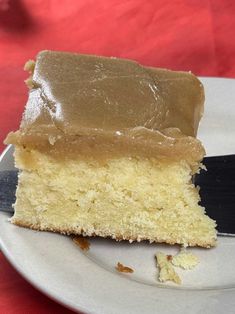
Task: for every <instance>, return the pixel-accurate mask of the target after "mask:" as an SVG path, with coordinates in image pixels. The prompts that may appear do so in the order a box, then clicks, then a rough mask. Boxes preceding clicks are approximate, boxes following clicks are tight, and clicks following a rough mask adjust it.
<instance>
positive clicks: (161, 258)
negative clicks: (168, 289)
mask: <svg viewBox="0 0 235 314" xmlns="http://www.w3.org/2000/svg"><path fill="white" fill-rule="evenodd" d="M168 256H169V255H165V254H164V253H162V252H159V253H157V254H156V255H155V257H156V259H157V265H158V268H159V277H158V279H159V281H161V282H166V281H173V282H175V283H177V284H181V279H180V277H179V275H178V274H177V273H176V271H175V270H174V268H173V266H172V264H171V260H169V257H168Z"/></svg>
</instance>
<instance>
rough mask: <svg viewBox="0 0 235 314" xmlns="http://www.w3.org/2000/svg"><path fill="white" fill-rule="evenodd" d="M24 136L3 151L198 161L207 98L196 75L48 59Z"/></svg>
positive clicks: (75, 58)
mask: <svg viewBox="0 0 235 314" xmlns="http://www.w3.org/2000/svg"><path fill="white" fill-rule="evenodd" d="M26 68H27V70H29V71H30V72H32V78H30V80H28V82H27V83H28V86H29V87H30V92H29V99H28V102H27V105H26V109H25V112H24V115H23V119H22V122H21V126H20V129H19V130H18V131H17V132H14V133H13V132H11V133H10V134H9V135H8V136H7V138H6V140H5V143H7V144H9V143H12V144H15V145H22V146H24V147H28V148H33V149H34V148H35V149H40V150H45V151H48V152H51V153H53V154H58V155H61V153H65V152H66V153H67V154H69V153H71V154H73V153H76V154H77V153H80V154H83V155H87V156H88V155H95V156H97V155H103V156H113V155H121V156H122V155H126V156H137V157H138V156H146V157H157V158H162V159H175V160H179V159H186V160H188V161H189V162H191V163H193V162H196V161H200V160H201V159H202V158H203V155H204V149H203V147H202V145H201V143H200V141H199V140H197V139H196V138H195V136H196V133H197V128H198V124H199V121H200V118H201V116H202V113H203V104H204V90H203V86H202V84H201V83H200V81H199V80H198V79H197V78H196V77H195V76H194V75H193V74H191V73H187V72H176V71H169V70H165V69H158V68H150V67H144V66H141V65H140V64H138V63H137V62H135V61H130V60H125V59H118V58H106V57H97V56H91V55H80V54H74V53H64V52H55V51H42V52H40V53H39V54H38V56H37V59H36V63H35V65H34V64H33V63H32V62H30V63H28V66H26Z"/></svg>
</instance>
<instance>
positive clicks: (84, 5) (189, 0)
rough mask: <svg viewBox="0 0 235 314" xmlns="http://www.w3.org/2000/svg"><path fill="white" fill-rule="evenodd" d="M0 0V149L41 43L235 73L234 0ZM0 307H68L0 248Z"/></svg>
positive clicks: (162, 64) (54, 309) (24, 94)
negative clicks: (30, 61) (38, 288)
mask: <svg viewBox="0 0 235 314" xmlns="http://www.w3.org/2000/svg"><path fill="white" fill-rule="evenodd" d="M3 2H7V0H0V151H1V150H2V149H3V147H4V145H3V144H2V141H3V139H4V138H5V136H6V134H7V133H8V132H9V131H10V130H12V129H16V128H17V127H18V125H19V121H20V116H21V113H22V111H23V107H24V105H25V102H26V99H27V89H26V87H25V86H24V83H23V80H24V79H25V78H26V76H27V74H26V73H24V72H23V70H22V67H23V65H24V63H25V61H26V60H27V59H29V58H31V59H32V58H34V57H35V55H36V54H37V52H38V51H39V50H42V49H55V50H66V51H76V52H81V53H94V54H100V55H106V56H118V57H125V58H133V59H135V60H138V61H139V62H141V63H143V64H146V65H151V66H158V67H168V68H171V69H176V70H187V71H188V70H191V71H192V72H194V73H195V74H197V75H204V76H223V77H234V75H235V62H234V61H235V40H234V39H235V38H234V37H235V36H234V35H235V1H234V0H204V1H199V0H175V1H172V0H151V1H146V0H122V1H121V0H99V1H98V0H77V1H72V0H60V1H58V0H22V1H20V0H9V9H8V10H5V9H6V6H5V5H4V4H3V5H2V7H1V3H3ZM0 312H1V313H19V314H21V313H22V314H24V313H69V312H70V311H68V310H65V309H64V308H63V307H61V306H60V305H57V304H56V303H54V302H53V301H50V300H49V299H47V298H46V297H45V296H43V295H42V294H40V293H39V292H37V291H36V290H35V289H34V288H32V287H31V286H30V285H29V284H28V283H26V282H25V281H24V280H23V279H22V278H21V277H20V276H19V275H18V274H16V272H15V271H14V270H13V269H12V268H11V266H9V264H8V262H6V260H5V258H4V257H3V256H2V255H1V253H0Z"/></svg>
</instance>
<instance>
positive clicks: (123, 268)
mask: <svg viewBox="0 0 235 314" xmlns="http://www.w3.org/2000/svg"><path fill="white" fill-rule="evenodd" d="M115 268H116V270H117V271H119V272H120V273H133V272H134V270H133V269H132V268H130V267H127V266H124V265H123V264H121V263H119V262H118V263H117V266H116V267H115Z"/></svg>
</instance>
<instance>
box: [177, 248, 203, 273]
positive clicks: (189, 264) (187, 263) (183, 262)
mask: <svg viewBox="0 0 235 314" xmlns="http://www.w3.org/2000/svg"><path fill="white" fill-rule="evenodd" d="M171 262H172V264H173V265H174V266H177V267H181V268H183V269H192V268H194V267H195V266H197V265H198V264H199V258H198V257H197V256H196V255H194V254H193V253H191V252H187V251H186V250H185V249H184V248H183V249H181V250H180V252H179V253H178V254H176V255H175V256H173V258H172V260H171Z"/></svg>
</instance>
